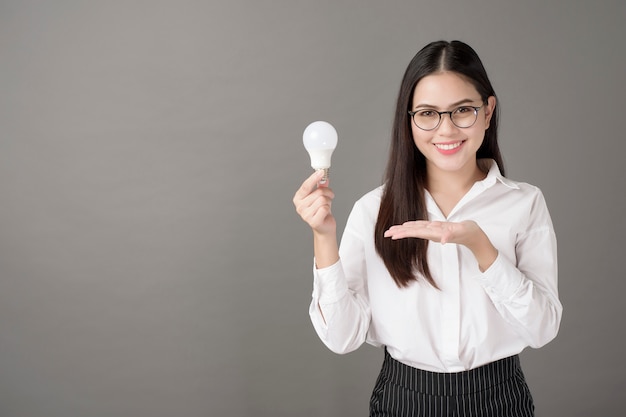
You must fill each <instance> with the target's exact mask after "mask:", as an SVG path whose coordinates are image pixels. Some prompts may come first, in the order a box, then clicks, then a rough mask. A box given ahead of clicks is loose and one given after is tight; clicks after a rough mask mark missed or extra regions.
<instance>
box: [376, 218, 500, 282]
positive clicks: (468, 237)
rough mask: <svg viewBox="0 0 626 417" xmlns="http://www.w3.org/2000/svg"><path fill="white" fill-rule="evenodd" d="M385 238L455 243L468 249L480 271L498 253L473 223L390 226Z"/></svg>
mask: <svg viewBox="0 0 626 417" xmlns="http://www.w3.org/2000/svg"><path fill="white" fill-rule="evenodd" d="M385 237H388V238H390V239H393V240H398V239H406V238H419V239H428V240H432V241H433V242H438V243H441V244H445V243H457V244H459V245H464V246H466V247H468V248H469V249H470V250H471V251H472V253H473V254H474V256H475V257H476V260H477V261H478V265H479V267H480V269H481V270H482V271H485V270H486V269H487V268H489V266H491V264H492V263H493V262H494V261H495V260H496V258H497V256H498V251H497V250H496V248H495V247H494V246H493V245H492V244H491V241H490V240H489V238H488V237H487V235H486V234H485V232H484V231H483V229H481V228H480V226H478V224H477V223H476V222H475V221H472V220H466V221H463V222H459V223H455V222H440V221H434V222H431V221H426V220H417V221H411V222H406V223H403V224H401V225H396V226H391V227H390V228H389V230H387V231H386V232H385Z"/></svg>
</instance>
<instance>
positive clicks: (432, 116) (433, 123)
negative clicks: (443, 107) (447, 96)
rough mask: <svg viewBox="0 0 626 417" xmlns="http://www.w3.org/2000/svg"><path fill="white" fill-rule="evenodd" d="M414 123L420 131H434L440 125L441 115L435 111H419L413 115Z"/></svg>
mask: <svg viewBox="0 0 626 417" xmlns="http://www.w3.org/2000/svg"><path fill="white" fill-rule="evenodd" d="M413 121H414V122H415V124H416V125H417V127H419V128H420V129H424V130H432V129H434V128H436V127H437V125H438V124H439V113H437V112H436V111H433V110H419V111H417V112H416V113H415V114H414V115H413Z"/></svg>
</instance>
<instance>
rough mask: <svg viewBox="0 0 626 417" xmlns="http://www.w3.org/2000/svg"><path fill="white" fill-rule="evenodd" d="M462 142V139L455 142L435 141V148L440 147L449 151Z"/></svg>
mask: <svg viewBox="0 0 626 417" xmlns="http://www.w3.org/2000/svg"><path fill="white" fill-rule="evenodd" d="M462 144H463V141H461V142H455V143H435V146H436V147H437V149H441V150H442V151H451V150H453V149H456V148H458V147H459V146H461V145H462Z"/></svg>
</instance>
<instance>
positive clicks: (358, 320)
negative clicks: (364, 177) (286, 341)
mask: <svg viewBox="0 0 626 417" xmlns="http://www.w3.org/2000/svg"><path fill="white" fill-rule="evenodd" d="M361 220H362V215H361V213H360V212H359V209H358V207H357V205H355V208H354V209H353V210H352V213H351V214H350V217H349V218H348V222H347V224H346V228H345V231H344V233H343V237H342V239H341V245H340V249H339V257H340V259H339V261H337V262H336V263H335V264H334V265H331V266H329V267H326V268H321V269H317V268H316V267H315V266H314V267H313V268H314V271H313V297H312V300H311V305H310V307H309V315H310V317H311V321H312V323H313V327H314V328H315V331H316V332H317V335H318V336H319V338H320V339H321V340H322V342H323V343H324V344H325V345H326V346H327V347H328V348H329V349H330V350H331V351H333V352H335V353H340V354H343V353H348V352H351V351H354V350H356V349H357V348H358V347H359V346H361V345H362V344H363V343H364V342H365V340H366V337H367V332H368V329H369V323H370V318H371V313H370V308H369V303H368V300H367V295H366V293H367V290H366V271H365V254H364V247H363V239H362V236H361V235H360V233H359V232H360V231H362V230H363V229H362V228H361V227H359V223H360V221H361Z"/></svg>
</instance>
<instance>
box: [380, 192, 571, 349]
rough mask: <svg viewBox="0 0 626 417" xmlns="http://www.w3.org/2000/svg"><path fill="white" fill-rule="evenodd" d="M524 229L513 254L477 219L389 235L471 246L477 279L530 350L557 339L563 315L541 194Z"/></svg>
mask: <svg viewBox="0 0 626 417" xmlns="http://www.w3.org/2000/svg"><path fill="white" fill-rule="evenodd" d="M521 229H522V232H521V233H519V234H518V236H517V239H516V242H515V250H514V251H508V252H507V251H498V250H497V248H495V247H494V246H493V244H492V243H491V241H490V240H489V238H488V236H487V235H486V234H485V232H484V231H483V230H482V229H481V228H480V227H479V226H478V225H477V224H476V223H475V222H473V221H464V222H460V223H451V222H429V221H416V222H407V223H405V224H403V225H398V226H393V227H391V228H390V229H389V231H387V232H386V233H385V236H387V237H389V238H391V239H403V238H409V237H417V238H423V239H430V240H433V241H436V242H441V243H457V244H461V245H464V246H466V247H468V248H469V249H470V250H471V251H472V253H473V254H474V256H475V258H476V261H477V263H478V266H479V269H480V273H479V274H476V276H475V279H476V280H477V281H478V282H479V283H480V284H481V286H482V287H483V289H484V290H485V292H486V294H487V295H488V296H489V298H490V299H491V301H492V302H493V305H494V306H495V308H496V309H497V310H498V312H499V313H500V315H501V316H502V317H503V318H504V319H505V320H506V321H507V322H508V323H509V324H510V325H511V326H512V327H513V328H514V329H515V331H516V332H517V333H518V334H520V335H521V336H522V337H523V338H524V340H526V342H527V343H528V345H529V346H531V347H540V346H542V345H544V344H546V343H548V342H549V341H550V340H552V339H553V338H554V337H555V336H556V334H557V332H558V329H559V324H560V321H561V314H562V306H561V303H560V301H559V298H558V290H557V250H556V238H555V234H554V230H553V227H552V222H551V219H550V215H549V213H548V209H547V207H546V204H545V200H544V199H543V195H542V194H541V193H540V192H537V193H536V195H535V196H534V198H533V201H532V204H530V208H529V210H528V213H527V219H526V220H525V221H524V222H523V225H522V228H521ZM505 253H508V255H505Z"/></svg>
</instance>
